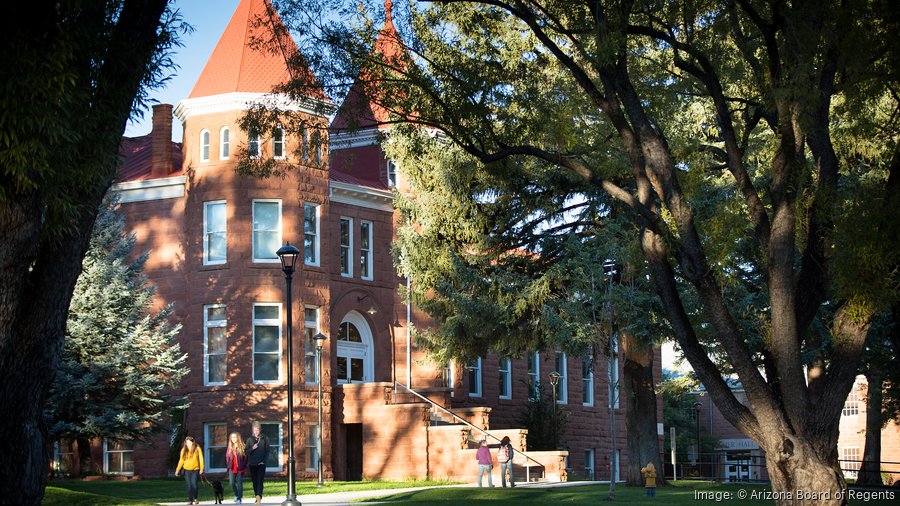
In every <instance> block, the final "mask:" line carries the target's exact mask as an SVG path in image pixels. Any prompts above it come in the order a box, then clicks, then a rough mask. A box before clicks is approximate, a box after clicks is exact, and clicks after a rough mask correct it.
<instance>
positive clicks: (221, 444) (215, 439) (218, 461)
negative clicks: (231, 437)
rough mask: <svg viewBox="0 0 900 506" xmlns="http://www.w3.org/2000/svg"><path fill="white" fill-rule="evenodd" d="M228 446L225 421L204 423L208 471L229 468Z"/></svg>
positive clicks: (205, 455)
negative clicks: (227, 463)
mask: <svg viewBox="0 0 900 506" xmlns="http://www.w3.org/2000/svg"><path fill="white" fill-rule="evenodd" d="M227 447H228V428H227V427H226V425H225V423H224V422H209V423H204V424H203V462H204V464H206V470H207V472H212V473H215V472H222V473H224V472H225V471H227V470H228V466H227V465H226V464H225V449H226V448H227Z"/></svg>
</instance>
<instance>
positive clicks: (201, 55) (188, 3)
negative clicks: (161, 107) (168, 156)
mask: <svg viewBox="0 0 900 506" xmlns="http://www.w3.org/2000/svg"><path fill="white" fill-rule="evenodd" d="M238 3H239V0H175V7H176V8H177V9H178V10H179V11H180V12H181V16H182V17H183V18H184V20H185V21H186V22H187V23H188V24H190V25H191V26H193V27H194V31H193V33H190V34H187V35H185V36H183V37H182V42H183V43H184V47H179V48H176V49H175V54H174V55H173V57H172V59H173V60H174V62H175V63H176V64H177V65H178V66H179V67H180V68H179V69H177V70H176V71H175V75H173V76H172V79H171V80H170V81H169V82H168V83H167V84H166V86H165V88H160V89H156V90H152V91H151V93H150V98H151V99H155V100H156V101H158V102H159V103H164V104H172V105H173V106H177V105H178V102H179V101H181V100H182V99H185V98H187V96H188V94H190V92H191V89H192V88H193V87H194V83H195V82H196V81H197V78H198V77H200V72H201V71H202V70H203V66H204V65H205V64H206V60H207V59H209V56H210V55H211V54H212V52H213V49H214V48H215V47H216V43H217V42H218V41H219V37H221V35H222V32H224V31H225V26H226V25H227V24H228V20H230V19H231V15H232V14H234V10H235V9H236V8H237V5H238ZM151 125H152V112H151V111H150V109H147V110H146V111H144V115H143V118H138V117H134V118H132V120H131V121H130V122H129V123H128V125H127V127H126V128H125V136H126V137H137V136H141V135H147V134H149V133H150V130H151ZM181 137H182V129H181V123H180V122H179V121H177V120H174V121H173V124H172V140H174V141H176V142H181Z"/></svg>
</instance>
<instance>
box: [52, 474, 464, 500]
mask: <svg viewBox="0 0 900 506" xmlns="http://www.w3.org/2000/svg"><path fill="white" fill-rule="evenodd" d="M448 483H449V482H446V481H402V482H398V481H347V482H326V483H325V485H324V486H323V487H316V484H315V482H307V481H301V482H297V494H298V495H305V494H325V493H329V492H349V491H354V490H373V489H392V488H407V487H430V486H436V485H447V484H448ZM224 485H225V499H229V498H230V495H229V494H230V489H229V487H228V482H227V481H225V482H224ZM248 490H249V492H250V497H251V504H252V493H253V485H252V484H251V483H250V480H249V478H247V479H244V496H245V498H246V497H247V495H248ZM265 493H266V496H279V495H285V494H286V493H287V481H284V480H281V481H278V480H266V484H265ZM185 497H186V496H185V488H184V479H181V478H172V479H159V480H134V481H115V480H98V481H82V480H51V481H50V483H49V485H48V487H47V490H46V492H45V493H44V501H43V502H42V504H43V505H44V506H69V505H72V506H82V505H83V506H88V505H90V506H112V505H116V504H123V505H125V504H127V505H152V504H157V503H160V502H179V501H183V500H184V498H185ZM210 499H212V489H211V488H210V487H209V486H208V485H206V484H204V483H201V486H200V500H210Z"/></svg>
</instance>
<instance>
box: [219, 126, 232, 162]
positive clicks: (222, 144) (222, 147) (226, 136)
mask: <svg viewBox="0 0 900 506" xmlns="http://www.w3.org/2000/svg"><path fill="white" fill-rule="evenodd" d="M230 134H231V132H229V131H228V127H222V130H219V159H220V160H228V155H229V150H230V149H231V136H230Z"/></svg>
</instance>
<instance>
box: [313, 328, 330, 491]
mask: <svg viewBox="0 0 900 506" xmlns="http://www.w3.org/2000/svg"><path fill="white" fill-rule="evenodd" d="M313 339H315V340H316V383H317V384H318V386H319V427H318V430H317V437H316V471H317V472H318V481H317V482H316V486H317V487H321V486H322V485H324V483H322V347H323V346H324V345H325V340H326V339H328V336H326V335H325V334H323V333H321V332H319V333H318V334H316V335H315V336H313Z"/></svg>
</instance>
